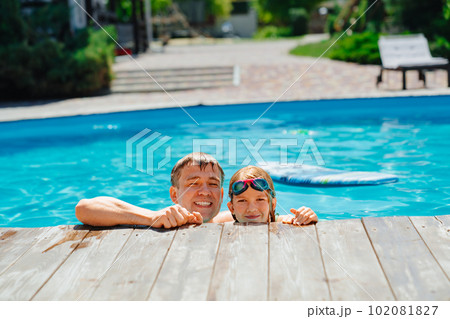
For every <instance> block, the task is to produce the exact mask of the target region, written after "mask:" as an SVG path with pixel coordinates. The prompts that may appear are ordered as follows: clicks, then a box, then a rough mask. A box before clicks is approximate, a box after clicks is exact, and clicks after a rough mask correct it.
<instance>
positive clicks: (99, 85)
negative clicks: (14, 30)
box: [0, 27, 114, 99]
mask: <svg viewBox="0 0 450 319" xmlns="http://www.w3.org/2000/svg"><path fill="white" fill-rule="evenodd" d="M108 33H110V34H111V33H113V34H114V32H113V29H112V28H111V27H109V28H108ZM113 59H114V42H113V41H112V40H111V39H110V38H109V37H108V35H107V34H105V33H104V31H102V30H98V31H92V30H90V31H88V39H87V45H86V46H85V47H83V48H80V49H78V50H76V51H69V50H67V49H66V48H65V45H64V44H63V43H61V42H57V41H55V40H52V39H44V40H42V41H40V42H38V43H36V44H35V45H33V46H30V45H29V44H27V43H23V42H22V43H13V44H10V45H7V46H3V47H1V48H0V96H1V97H2V98H7V99H15V98H21V99H23V98H55V97H71V96H81V95H91V94H93V93H95V92H97V91H99V90H100V89H104V88H108V87H109V85H110V82H111V79H112V71H111V66H112V63H113Z"/></svg>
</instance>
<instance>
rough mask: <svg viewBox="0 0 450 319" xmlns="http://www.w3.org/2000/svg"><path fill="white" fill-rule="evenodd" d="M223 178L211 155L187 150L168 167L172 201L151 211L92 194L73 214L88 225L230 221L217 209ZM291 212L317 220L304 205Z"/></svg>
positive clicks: (167, 225) (305, 221) (290, 219)
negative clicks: (169, 204)
mask: <svg viewBox="0 0 450 319" xmlns="http://www.w3.org/2000/svg"><path fill="white" fill-rule="evenodd" d="M224 178H225V174H224V172H223V170H222V167H221V166H220V164H219V162H217V160H216V159H215V158H214V157H212V156H211V155H209V154H206V153H191V154H188V155H186V156H185V157H183V158H182V159H180V160H179V161H178V162H177V163H176V164H175V166H174V167H173V169H172V173H171V177H170V179H171V183H172V186H171V187H170V189H169V192H170V198H171V199H172V201H173V202H174V203H175V205H173V206H169V207H166V208H164V209H161V210H159V211H152V210H149V209H146V208H142V207H138V206H134V205H131V204H129V203H126V202H124V201H121V200H119V199H117V198H113V197H95V198H92V199H82V200H81V201H80V202H79V203H78V204H77V206H76V207H75V215H76V217H77V218H78V220H79V221H80V222H82V223H84V224H88V225H92V226H115V225H145V226H151V227H155V228H162V227H164V228H173V227H177V226H182V225H185V224H202V223H204V222H206V223H224V222H232V221H234V219H233V216H232V215H231V213H230V212H229V211H225V212H221V213H219V210H220V206H221V205H222V200H223V182H224ZM291 212H292V213H293V214H294V215H295V218H296V220H297V221H298V222H299V225H300V224H302V223H303V224H308V223H310V222H312V221H317V216H316V215H315V213H314V212H313V211H312V210H311V209H310V208H308V207H301V208H300V209H298V210H296V209H291ZM311 213H312V214H311ZM311 216H314V218H312V217H311ZM285 220H286V221H288V222H289V223H292V222H293V217H286V218H285Z"/></svg>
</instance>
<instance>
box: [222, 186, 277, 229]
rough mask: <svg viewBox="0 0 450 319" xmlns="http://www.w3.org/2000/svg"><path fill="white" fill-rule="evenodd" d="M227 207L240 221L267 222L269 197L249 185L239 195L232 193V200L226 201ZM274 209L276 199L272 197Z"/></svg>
mask: <svg viewBox="0 0 450 319" xmlns="http://www.w3.org/2000/svg"><path fill="white" fill-rule="evenodd" d="M227 205H228V209H229V210H230V212H231V213H233V214H234V215H235V216H236V219H237V220H238V221H239V222H240V223H267V222H268V221H269V219H270V217H269V198H268V196H267V194H266V192H261V191H258V190H256V189H253V188H252V187H249V188H248V189H247V190H246V191H245V192H243V193H242V194H239V195H233V200H232V201H230V202H228V204H227ZM272 205H273V208H274V209H275V205H276V199H275V198H273V199H272Z"/></svg>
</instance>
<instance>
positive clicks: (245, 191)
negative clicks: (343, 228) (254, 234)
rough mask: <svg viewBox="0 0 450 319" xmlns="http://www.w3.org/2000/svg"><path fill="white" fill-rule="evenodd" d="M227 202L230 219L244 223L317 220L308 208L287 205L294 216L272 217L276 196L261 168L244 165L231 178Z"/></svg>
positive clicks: (291, 222) (303, 222) (296, 222)
mask: <svg viewBox="0 0 450 319" xmlns="http://www.w3.org/2000/svg"><path fill="white" fill-rule="evenodd" d="M228 195H229V196H230V201H229V202H228V204H227V205H228V209H229V210H230V212H231V214H232V215H233V218H234V220H236V221H237V222H240V223H245V222H253V223H256V222H260V223H261V222H262V223H267V222H275V221H277V222H283V223H287V224H294V225H307V224H309V223H311V222H317V221H318V219H317V215H316V213H314V212H313V211H312V210H311V209H310V208H308V207H301V208H299V209H294V208H291V210H290V212H291V213H293V214H294V215H295V216H287V215H284V216H276V215H275V208H276V206H277V199H276V197H275V195H276V194H275V188H274V186H273V181H272V178H271V177H270V175H269V174H268V173H267V172H266V171H265V170H263V169H262V168H259V167H256V166H247V167H244V168H241V169H240V170H238V171H237V172H236V173H234V175H233V176H232V177H231V180H230V186H229V189H228Z"/></svg>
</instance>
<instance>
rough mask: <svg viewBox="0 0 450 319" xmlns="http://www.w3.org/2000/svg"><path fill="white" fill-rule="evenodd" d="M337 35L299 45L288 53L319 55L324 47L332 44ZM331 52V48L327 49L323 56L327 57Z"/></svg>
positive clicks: (326, 47)
mask: <svg viewBox="0 0 450 319" xmlns="http://www.w3.org/2000/svg"><path fill="white" fill-rule="evenodd" d="M336 39H337V37H332V38H330V39H328V40H324V41H320V42H316V43H309V44H305V45H299V46H297V47H295V48H294V49H292V50H291V51H289V53H290V54H293V55H301V56H312V57H319V56H320V55H321V54H322V53H323V52H324V51H325V50H326V49H328V48H329V47H330V45H331V44H333V42H334V41H336ZM330 52H331V49H330V50H328V51H327V53H325V54H324V55H323V56H324V57H325V58H329V57H330V56H329V54H330Z"/></svg>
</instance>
